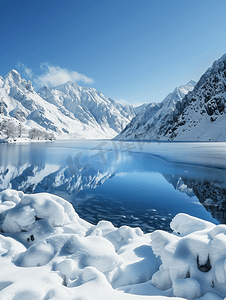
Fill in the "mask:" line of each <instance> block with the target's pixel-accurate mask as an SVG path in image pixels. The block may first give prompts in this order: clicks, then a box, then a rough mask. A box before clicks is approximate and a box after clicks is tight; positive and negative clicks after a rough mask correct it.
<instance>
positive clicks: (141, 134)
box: [116, 81, 196, 140]
mask: <svg viewBox="0 0 226 300" xmlns="http://www.w3.org/2000/svg"><path fill="white" fill-rule="evenodd" d="M195 84H196V82H195V81H190V82H189V83H187V84H186V85H182V86H180V87H178V88H175V90H174V91H173V92H172V93H170V94H169V95H168V96H166V98H165V99H164V100H163V101H162V102H160V103H156V102H153V103H150V104H149V105H147V106H146V107H145V108H144V109H143V111H141V112H140V113H138V115H136V116H135V117H134V118H133V119H132V121H131V122H130V123H129V124H128V125H127V126H126V127H125V129H123V130H122V132H121V133H120V134H119V135H118V136H117V137H116V138H119V139H131V140H133V139H147V140H153V139H154V140H155V139H159V132H160V131H161V127H162V125H163V124H164V122H165V121H166V119H168V117H169V116H170V115H172V114H173V113H174V110H175V106H176V103H178V102H181V101H182V100H183V98H184V96H185V95H186V94H187V93H188V92H189V91H192V90H193V88H194V86H195Z"/></svg>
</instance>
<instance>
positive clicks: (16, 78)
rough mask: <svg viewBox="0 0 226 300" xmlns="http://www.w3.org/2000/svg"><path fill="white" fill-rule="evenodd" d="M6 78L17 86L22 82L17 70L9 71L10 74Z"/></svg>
mask: <svg viewBox="0 0 226 300" xmlns="http://www.w3.org/2000/svg"><path fill="white" fill-rule="evenodd" d="M5 78H6V79H9V80H10V81H14V82H15V83H17V84H18V83H19V82H21V77H20V74H19V73H18V72H17V70H15V69H12V70H11V71H9V73H8V74H6V76H5Z"/></svg>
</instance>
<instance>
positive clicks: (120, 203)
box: [0, 140, 226, 232]
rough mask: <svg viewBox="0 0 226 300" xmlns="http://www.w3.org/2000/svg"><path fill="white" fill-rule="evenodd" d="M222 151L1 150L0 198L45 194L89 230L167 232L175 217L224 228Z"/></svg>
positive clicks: (205, 146)
mask: <svg viewBox="0 0 226 300" xmlns="http://www.w3.org/2000/svg"><path fill="white" fill-rule="evenodd" d="M225 150H226V143H175V142H174V143H170V142H161V143H158V142H145V141H144V142H140V141H139V142H119V141H110V140H93V141H87V140H85V141H56V142H53V143H43V142H42V143H30V144H28V143H27V144H26V143H24V144H0V191H2V190H4V189H7V188H12V189H15V190H21V191H23V192H25V193H39V192H49V193H53V194H56V195H59V196H62V197H63V198H64V199H67V200H68V201H69V202H71V203H72V204H73V206H74V208H75V210H76V212H77V213H78V214H79V216H80V217H81V218H83V219H85V220H87V221H88V222H90V223H92V224H96V223H97V222H98V221H100V220H108V221H110V222H112V223H113V224H114V225H115V226H117V227H118V226H121V225H129V226H131V227H137V226H138V227H140V228H141V229H142V230H143V231H144V232H151V231H153V230H155V229H163V230H169V223H170V221H171V220H172V218H173V217H174V216H175V215H176V214H178V213H180V212H182V213H187V214H189V215H191V216H195V217H198V218H202V219H204V220H207V221H211V222H213V223H215V224H219V223H225V222H226V218H225V209H226V177H225V174H226V173H225V169H226V151H225Z"/></svg>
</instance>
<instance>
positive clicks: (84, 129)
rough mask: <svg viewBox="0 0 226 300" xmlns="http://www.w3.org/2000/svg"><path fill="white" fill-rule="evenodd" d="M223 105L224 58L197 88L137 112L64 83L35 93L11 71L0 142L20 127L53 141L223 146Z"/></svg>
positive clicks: (0, 103)
mask: <svg viewBox="0 0 226 300" xmlns="http://www.w3.org/2000/svg"><path fill="white" fill-rule="evenodd" d="M225 103H226V54H225V55H223V56H222V57H221V58H220V59H219V60H217V61H215V62H214V63H213V66H212V67H210V68H209V69H208V70H207V71H206V72H205V73H204V74H203V75H202V77H201V78H200V80H199V81H198V83H197V84H196V82H195V81H192V80H191V81H190V82H188V83H187V84H185V85H182V86H180V87H177V88H176V89H175V90H174V91H173V92H172V93H170V94H169V95H168V96H167V97H166V98H165V99H164V100H163V101H162V102H160V103H150V104H146V103H145V104H142V105H140V106H139V107H133V106H132V105H122V104H120V103H118V102H116V101H114V100H112V99H111V98H106V97H105V96H104V95H103V94H102V93H101V92H99V91H97V90H96V89H94V88H88V87H81V86H79V85H77V84H76V83H75V82H70V81H69V82H67V83H65V84H62V85H59V86H57V87H53V88H50V87H46V86H44V87H42V88H41V89H40V90H39V91H38V92H35V91H34V89H33V87H32V84H31V82H30V81H26V80H25V79H22V78H21V77H20V75H19V73H18V72H17V71H16V70H11V71H10V72H9V73H8V74H7V75H6V76H5V77H4V78H3V77H0V138H1V137H5V136H6V135H7V132H10V131H11V132H13V131H15V130H14V128H15V126H16V127H17V128H18V127H19V131H20V133H21V132H22V129H21V126H23V127H24V129H26V130H27V131H28V130H29V129H31V128H36V129H38V130H41V131H46V132H48V133H53V134H54V135H55V137H56V138H58V139H65V138H66V139H89V138H90V139H96V138H100V139H102V138H103V139H106V138H107V139H109V138H116V139H122V140H124V139H126V140H134V139H135V140H136V139H138V140H160V141H226V113H225V112H226V109H225ZM9 122H13V123H14V127H12V126H11V127H10V126H9V125H7V124H9ZM21 124H22V125H21ZM7 126H8V127H7Z"/></svg>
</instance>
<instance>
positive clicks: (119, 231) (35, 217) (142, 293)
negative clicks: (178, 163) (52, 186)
mask: <svg viewBox="0 0 226 300" xmlns="http://www.w3.org/2000/svg"><path fill="white" fill-rule="evenodd" d="M0 228H1V235H0V265H1V272H0V299H3V300H4V299H13V300H15V299H18V300H21V299H35V300H43V299H55V300H58V299H65V300H78V299H80V300H86V299H92V300H97V299H98V300H106V299H108V300H138V299H139V300H142V299H145V300H146V299H150V300H151V299H152V300H153V299H159V300H164V299H167V298H169V297H170V298H171V299H181V298H180V297H182V298H183V299H184V298H185V299H188V300H195V299H200V300H201V299H202V300H220V299H223V298H224V297H225V295H226V252H225V249H226V226H225V225H218V226H216V225H214V224H211V223H209V222H206V221H203V220H199V219H197V218H194V217H191V216H188V215H185V214H179V215H177V216H176V217H175V218H174V219H173V220H172V222H171V228H172V230H173V232H172V233H168V232H164V231H160V230H158V231H155V232H153V233H148V234H144V233H143V232H142V231H141V229H139V228H131V227H129V226H122V227H120V228H116V227H114V226H113V225H112V224H111V223H110V222H107V221H104V220H103V221H101V222H99V223H98V224H97V225H91V224H89V223H87V222H86V221H84V220H82V219H81V218H79V216H78V215H77V214H76V212H75V211H74V209H73V207H72V206H71V204H70V203H68V202H67V201H65V200H64V199H62V198H60V197H57V196H53V195H51V194H47V193H40V194H35V195H26V194H24V193H23V192H17V191H15V190H5V191H3V192H1V193H0Z"/></svg>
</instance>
